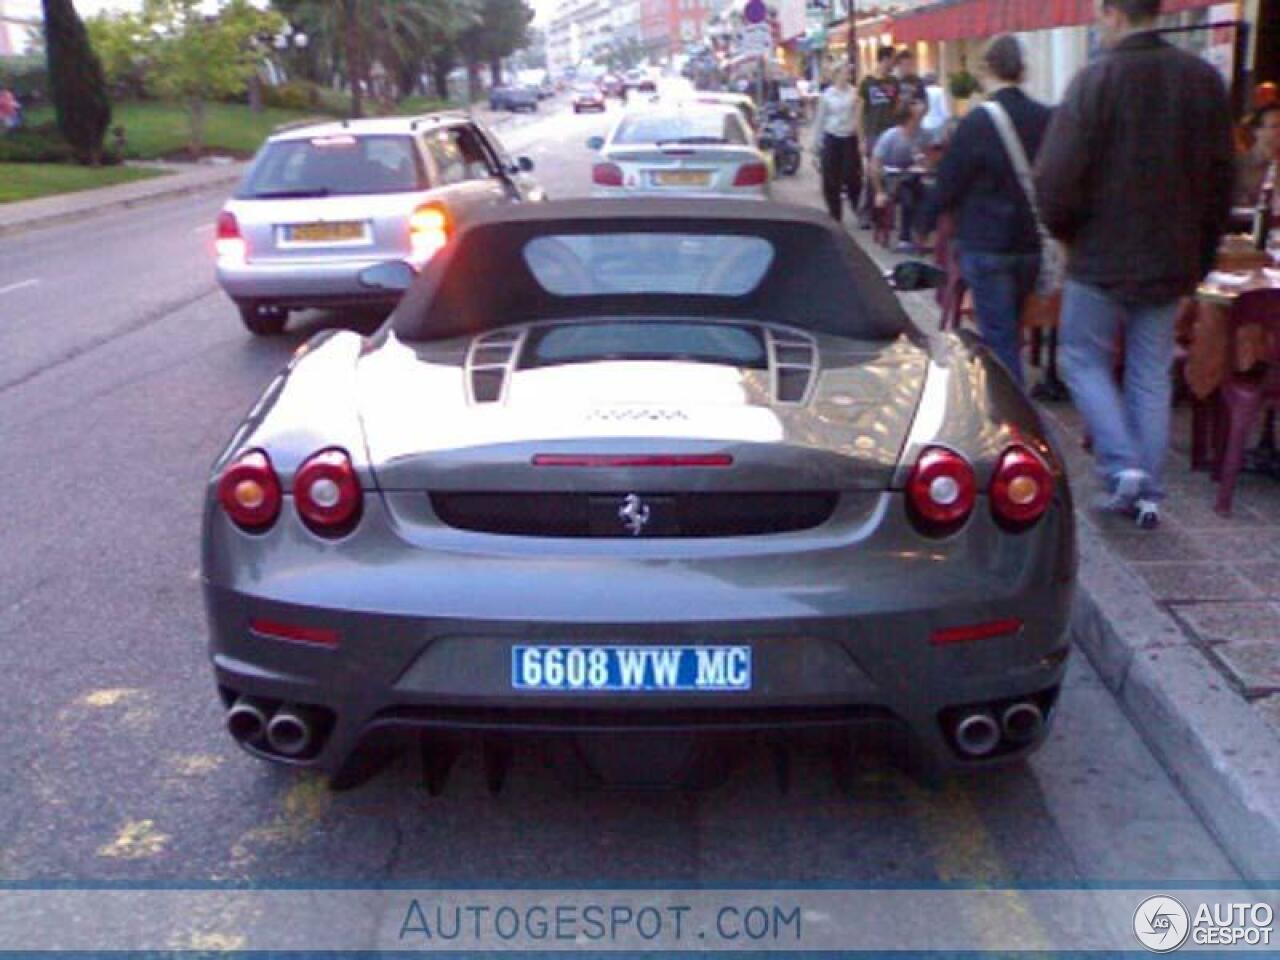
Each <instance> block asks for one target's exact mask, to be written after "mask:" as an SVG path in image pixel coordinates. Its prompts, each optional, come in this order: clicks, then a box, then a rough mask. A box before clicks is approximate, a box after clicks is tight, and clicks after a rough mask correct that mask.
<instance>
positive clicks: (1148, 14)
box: [1036, 0, 1233, 529]
mask: <svg viewBox="0 0 1280 960" xmlns="http://www.w3.org/2000/svg"><path fill="white" fill-rule="evenodd" d="M1159 13H1160V0H1101V4H1100V7H1099V20H1100V26H1101V31H1102V34H1103V37H1104V43H1105V44H1106V46H1107V47H1108V48H1109V50H1108V52H1107V53H1106V54H1104V55H1103V56H1102V57H1101V58H1100V59H1099V60H1098V61H1097V62H1095V63H1093V64H1091V65H1090V66H1089V67H1087V68H1086V69H1085V70H1083V71H1082V72H1081V73H1080V75H1079V76H1077V77H1076V79H1075V81H1074V82H1073V83H1072V84H1071V87H1070V89H1069V90H1068V91H1067V94H1066V98H1065V100H1064V102H1063V104H1062V105H1061V106H1060V107H1059V108H1058V109H1057V110H1056V111H1055V113H1054V118H1053V122H1052V124H1051V125H1050V127H1049V132H1048V135H1047V136H1046V139H1045V144H1044V147H1043V148H1042V150H1041V152H1040V157H1039V160H1038V163H1037V176H1036V185H1037V188H1038V194H1039V202H1040V209H1041V214H1042V216H1043V218H1044V221H1045V224H1046V226H1047V227H1048V228H1049V230H1050V231H1052V232H1053V233H1054V234H1055V235H1056V236H1057V237H1058V238H1059V239H1061V240H1062V241H1063V242H1064V243H1065V244H1066V245H1067V246H1068V248H1069V253H1070V263H1069V267H1068V271H1067V276H1068V280H1067V287H1066V290H1065V294H1064V299H1063V307H1062V333H1061V347H1062V365H1063V372H1064V374H1065V377H1066V381H1067V385H1068V386H1069V387H1070V388H1071V393H1072V396H1073V398H1074V400H1075V403H1076V406H1077V408H1078V409H1079V410H1080V412H1081V414H1082V415H1083V417H1084V419H1085V422H1086V423H1087V424H1088V427H1089V430H1090V433H1091V435H1092V437H1093V448H1094V456H1095V459H1096V462H1097V469H1098V473H1099V475H1100V477H1101V478H1102V481H1103V483H1104V485H1105V487H1106V494H1105V497H1104V500H1103V502H1102V504H1101V506H1102V507H1103V509H1106V510H1109V511H1113V512H1118V513H1125V514H1128V515H1131V516H1135V517H1136V518H1137V521H1138V525H1139V526H1140V527H1142V528H1144V529H1146V528H1150V527H1154V526H1156V525H1157V524H1158V523H1159V520H1160V514H1159V506H1158V504H1159V501H1160V500H1161V499H1162V498H1163V496H1164V489H1163V486H1162V482H1161V479H1162V473H1163V466H1164V461H1165V457H1166V454H1167V451H1168V444H1169V423H1170V404H1171V401H1172V396H1171V394H1172V378H1171V375H1170V371H1171V368H1172V364H1173V348H1174V316H1175V313H1176V311H1177V304H1178V300H1179V298H1181V297H1184V296H1187V295H1188V294H1190V293H1191V292H1192V291H1193V290H1194V289H1195V288H1196V285H1197V284H1198V283H1199V282H1200V280H1201V279H1203V277H1204V275H1205V274H1206V273H1207V272H1208V271H1209V270H1210V269H1211V268H1212V266H1213V262H1214V259H1215V256H1216V253H1217V249H1218V242H1219V240H1220V239H1221V236H1222V232H1223V230H1224V228H1225V226H1226V223H1227V218H1228V216H1229V215H1230V205H1231V188H1232V179H1233V173H1232V144H1231V109H1230V106H1229V104H1228V102H1227V96H1226V91H1225V89H1224V87H1223V83H1222V80H1221V78H1220V77H1219V75H1218V73H1217V72H1216V71H1215V70H1214V69H1213V67H1211V66H1209V64H1207V63H1205V62H1204V61H1203V60H1200V59H1198V58H1196V57H1193V56H1191V55H1190V54H1187V53H1183V52H1181V51H1179V50H1177V49H1176V48H1174V47H1173V46H1171V45H1169V44H1168V43H1166V42H1165V41H1164V40H1163V39H1162V38H1161V37H1160V36H1159V35H1158V34H1156V33H1154V32H1153V28H1154V24H1155V18H1156V17H1157V16H1158V15H1159ZM1121 341H1122V342H1123V344H1124V351H1125V377H1124V381H1125V382H1124V388H1123V391H1121V390H1119V389H1117V386H1116V383H1115V378H1114V369H1115V366H1114V357H1115V352H1116V348H1117V345H1118V343H1119V342H1121Z"/></svg>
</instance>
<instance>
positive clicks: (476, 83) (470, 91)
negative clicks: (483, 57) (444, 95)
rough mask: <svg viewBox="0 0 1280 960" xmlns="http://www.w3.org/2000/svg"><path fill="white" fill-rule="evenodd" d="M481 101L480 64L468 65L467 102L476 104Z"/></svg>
mask: <svg viewBox="0 0 1280 960" xmlns="http://www.w3.org/2000/svg"><path fill="white" fill-rule="evenodd" d="M479 99H480V64H478V63H468V64H467V100H468V101H469V102H471V103H475V102H476V101H477V100H479Z"/></svg>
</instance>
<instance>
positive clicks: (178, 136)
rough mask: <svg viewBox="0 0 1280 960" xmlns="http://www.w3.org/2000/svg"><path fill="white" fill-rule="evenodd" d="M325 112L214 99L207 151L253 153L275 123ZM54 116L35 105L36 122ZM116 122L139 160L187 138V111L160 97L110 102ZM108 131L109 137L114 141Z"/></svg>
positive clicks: (181, 146)
mask: <svg viewBox="0 0 1280 960" xmlns="http://www.w3.org/2000/svg"><path fill="white" fill-rule="evenodd" d="M308 117H314V118H315V119H317V120H323V119H327V118H326V117H324V116H322V115H317V114H315V113H310V112H305V111H295V110H276V109H272V108H268V109H265V110H263V111H262V112H261V113H253V112H252V111H250V110H249V108H248V107H247V106H244V105H241V104H237V103H211V104H209V105H208V106H206V107H205V132H204V139H205V151H206V152H210V153H219V152H231V153H235V154H240V155H244V156H248V155H249V154H251V153H253V152H254V151H255V150H257V149H258V147H259V146H261V144H262V141H263V140H265V139H266V137H267V135H268V134H270V133H271V132H272V131H273V130H274V129H275V128H276V127H278V126H280V125H281V124H282V123H292V122H294V121H297V120H303V119H306V118H308ZM52 119H53V110H52V109H48V108H46V109H43V110H33V111H32V112H31V116H30V120H31V122H32V123H33V124H39V123H44V122H46V121H51V120H52ZM111 125H112V127H116V126H122V127H124V130H125V142H126V144H127V150H126V155H127V156H128V157H130V158H131V159H135V160H155V159H158V158H160V157H168V156H171V155H173V154H176V153H180V152H182V151H184V150H185V149H186V146H187V139H188V130H189V126H188V121H187V112H186V110H184V109H183V108H182V107H181V106H179V105H178V104H175V103H165V102H162V101H158V100H147V101H137V102H130V103H114V104H112V105H111ZM110 139H111V138H110V134H108V142H110Z"/></svg>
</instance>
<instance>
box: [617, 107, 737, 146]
mask: <svg viewBox="0 0 1280 960" xmlns="http://www.w3.org/2000/svg"><path fill="white" fill-rule="evenodd" d="M613 142H614V143H689V144H698V143H733V144H740V145H743V144H746V142H747V137H746V134H745V133H744V132H743V130H742V123H741V121H739V120H738V118H737V117H736V116H735V115H734V114H732V113H729V112H728V111H725V112H724V113H721V112H719V111H712V112H701V111H700V112H698V113H652V114H641V115H637V116H633V117H627V118H626V119H625V120H623V121H622V123H621V124H620V125H619V126H618V131H617V133H615V134H614V135H613Z"/></svg>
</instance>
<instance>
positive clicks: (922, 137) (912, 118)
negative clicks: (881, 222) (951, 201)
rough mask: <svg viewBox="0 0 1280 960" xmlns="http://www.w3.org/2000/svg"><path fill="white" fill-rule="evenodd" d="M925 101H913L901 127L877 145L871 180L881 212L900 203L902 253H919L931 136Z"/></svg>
mask: <svg viewBox="0 0 1280 960" xmlns="http://www.w3.org/2000/svg"><path fill="white" fill-rule="evenodd" d="M926 109H928V106H927V104H926V103H925V101H924V100H923V99H917V100H911V101H908V102H907V103H904V104H903V105H902V106H901V107H900V108H899V121H900V122H899V123H898V124H897V126H894V127H890V128H889V129H888V130H886V131H885V132H884V133H883V134H882V135H881V137H880V139H879V140H877V141H876V146H875V149H874V150H873V151H872V159H871V180H872V185H873V187H874V189H875V205H876V209H877V210H879V211H885V210H887V209H888V208H889V207H890V205H891V203H896V204H897V207H898V216H899V220H900V224H901V225H900V228H899V240H898V246H897V247H896V248H895V249H896V250H897V252H898V253H917V252H918V248H917V247H916V244H915V237H916V232H917V229H918V228H919V226H920V214H921V212H922V211H923V205H924V196H925V191H924V178H923V173H922V170H923V167H924V161H925V148H926V147H928V146H929V135H928V134H927V133H925V131H924V127H923V124H924V114H925V110H926Z"/></svg>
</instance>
